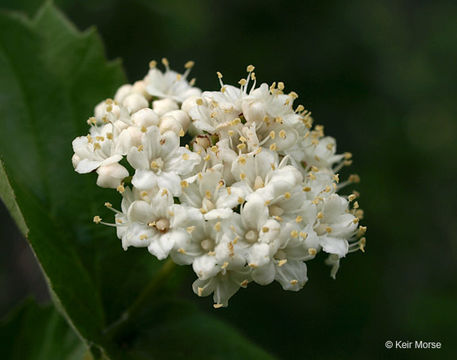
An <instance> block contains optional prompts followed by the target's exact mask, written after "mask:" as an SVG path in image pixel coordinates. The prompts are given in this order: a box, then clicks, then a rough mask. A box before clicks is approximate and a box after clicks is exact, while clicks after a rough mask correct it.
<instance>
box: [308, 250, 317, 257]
mask: <svg viewBox="0 0 457 360" xmlns="http://www.w3.org/2000/svg"><path fill="white" fill-rule="evenodd" d="M308 254H310V255H311V256H314V255H316V254H317V250H316V249H315V248H309V249H308Z"/></svg>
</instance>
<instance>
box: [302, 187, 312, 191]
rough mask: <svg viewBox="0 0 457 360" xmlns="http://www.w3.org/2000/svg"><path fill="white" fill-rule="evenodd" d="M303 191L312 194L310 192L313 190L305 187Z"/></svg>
mask: <svg viewBox="0 0 457 360" xmlns="http://www.w3.org/2000/svg"><path fill="white" fill-rule="evenodd" d="M303 191H305V192H310V191H311V188H310V187H309V186H305V187H304V188H303Z"/></svg>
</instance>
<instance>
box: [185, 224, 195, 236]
mask: <svg viewBox="0 0 457 360" xmlns="http://www.w3.org/2000/svg"><path fill="white" fill-rule="evenodd" d="M194 230H195V226H193V225H192V226H188V227H187V228H186V231H187V232H188V233H189V234H192V232H193V231H194Z"/></svg>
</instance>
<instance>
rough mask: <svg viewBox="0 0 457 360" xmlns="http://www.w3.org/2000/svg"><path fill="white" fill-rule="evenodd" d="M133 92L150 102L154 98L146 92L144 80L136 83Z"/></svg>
mask: <svg viewBox="0 0 457 360" xmlns="http://www.w3.org/2000/svg"><path fill="white" fill-rule="evenodd" d="M132 92H133V93H136V94H140V95H142V96H143V97H144V98H145V99H147V100H148V101H150V100H151V99H152V96H151V95H150V94H149V93H148V92H147V91H146V85H145V84H144V81H143V80H139V81H135V83H134V84H133V86H132Z"/></svg>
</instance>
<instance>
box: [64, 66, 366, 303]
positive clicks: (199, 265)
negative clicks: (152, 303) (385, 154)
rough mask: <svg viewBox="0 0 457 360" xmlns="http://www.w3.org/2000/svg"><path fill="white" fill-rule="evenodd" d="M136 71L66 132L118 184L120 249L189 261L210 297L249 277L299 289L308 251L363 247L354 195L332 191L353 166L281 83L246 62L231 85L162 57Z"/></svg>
mask: <svg viewBox="0 0 457 360" xmlns="http://www.w3.org/2000/svg"><path fill="white" fill-rule="evenodd" d="M162 62H163V65H164V67H165V71H161V70H159V69H158V68H157V67H156V65H157V64H156V62H154V61H152V62H151V63H150V70H149V72H148V74H147V75H146V77H145V78H144V79H143V80H140V81H137V82H136V83H134V84H133V85H130V84H129V85H123V86H121V87H120V88H119V89H118V90H117V92H116V94H115V96H114V99H107V100H105V101H103V102H102V103H100V104H99V105H97V106H96V108H95V114H94V116H93V117H91V118H89V120H88V124H89V125H90V131H89V134H88V135H86V136H81V137H78V138H76V139H75V140H74V141H73V149H74V152H75V154H74V155H73V159H72V160H73V165H74V167H75V170H76V171H77V172H78V173H89V172H96V173H97V174H98V178H97V185H99V186H101V187H107V188H113V189H117V191H118V192H119V193H121V194H122V202H121V206H120V210H116V209H115V208H114V207H113V206H112V204H110V203H106V204H105V206H106V207H108V208H109V209H111V210H112V211H113V212H114V213H115V216H114V217H115V220H114V223H111V224H109V223H106V222H104V221H102V219H101V218H100V217H99V216H95V217H94V222H96V223H103V224H106V225H111V226H115V227H116V230H117V236H118V237H119V239H121V241H122V246H123V248H124V249H125V250H126V249H127V248H128V247H129V246H134V247H145V248H147V249H148V251H149V252H150V253H151V254H152V255H154V256H156V257H157V258H158V259H160V260H162V259H165V258H167V257H171V258H172V259H173V261H174V262H175V263H177V264H180V265H192V268H193V270H194V272H195V274H196V276H197V279H196V280H195V282H194V284H193V290H194V292H195V293H196V294H198V295H199V296H207V295H210V294H213V298H214V303H215V304H214V306H215V307H216V308H218V307H221V306H227V305H228V300H229V299H230V297H231V296H232V295H233V294H235V293H236V292H237V291H238V290H239V288H240V287H246V286H248V284H249V283H250V282H256V283H258V284H260V285H267V284H270V283H271V282H273V281H277V282H279V283H280V284H281V286H282V288H283V289H284V290H292V291H298V290H300V289H301V288H302V287H303V286H304V285H305V283H306V281H307V279H308V278H307V264H306V263H307V262H308V261H310V260H312V259H314V258H315V257H316V255H317V253H318V252H320V251H323V252H325V253H327V254H328V258H327V263H328V264H330V265H331V266H332V270H331V274H332V276H333V277H334V276H335V274H336V272H337V270H338V267H339V262H340V259H341V258H343V257H345V256H346V254H348V253H350V252H353V251H357V250H359V249H361V250H363V249H364V246H365V238H364V237H363V235H364V233H365V231H366V228H365V227H363V226H360V225H359V220H360V219H361V218H362V215H363V212H362V210H361V209H360V208H359V205H358V202H357V201H356V198H357V197H358V193H355V192H354V193H352V194H351V195H349V196H343V195H339V194H338V193H337V191H338V190H339V189H341V188H342V187H343V186H345V185H347V184H349V183H351V182H358V181H359V178H358V176H357V175H351V176H350V177H349V179H347V180H346V181H341V182H340V179H339V176H338V171H339V170H340V169H341V168H342V167H343V166H345V165H349V164H350V163H351V160H350V158H351V154H349V153H345V154H337V153H336V143H335V140H334V139H333V138H331V137H328V136H325V135H324V131H323V127H322V126H318V125H316V126H314V127H313V124H312V122H313V120H312V118H311V115H310V113H309V112H308V111H307V110H305V109H304V107H303V106H302V105H298V106H295V107H294V105H293V104H294V101H295V100H296V99H297V97H298V96H297V94H296V93H294V92H291V93H288V94H286V93H285V92H284V84H283V83H282V82H279V83H273V84H272V85H271V86H268V85H267V84H261V85H260V86H257V84H256V77H255V74H254V67H253V66H252V65H250V66H248V68H247V76H246V78H243V79H241V80H240V81H239V86H232V85H226V84H224V82H223V81H222V74H220V73H218V74H217V75H218V77H219V83H220V90H219V91H205V92H202V91H201V90H200V89H198V88H196V87H194V81H193V80H192V81H188V75H189V72H190V69H191V68H192V66H193V62H188V63H187V64H186V65H185V68H186V70H185V72H184V73H183V74H179V73H177V72H175V71H172V70H170V68H169V64H168V61H167V60H166V59H163V60H162Z"/></svg>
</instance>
